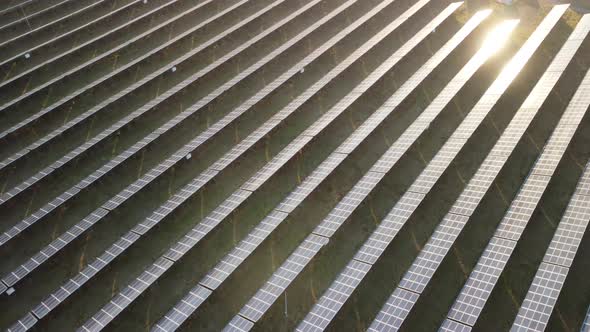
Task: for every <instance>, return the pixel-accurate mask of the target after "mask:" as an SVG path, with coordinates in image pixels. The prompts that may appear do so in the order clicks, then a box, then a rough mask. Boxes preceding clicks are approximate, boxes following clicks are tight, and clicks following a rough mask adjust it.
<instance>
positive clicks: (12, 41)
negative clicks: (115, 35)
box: [0, 0, 104, 47]
mask: <svg viewBox="0 0 590 332" xmlns="http://www.w3.org/2000/svg"><path fill="white" fill-rule="evenodd" d="M101 2H104V0H97V1H94V2H92V3H90V4H89V5H87V6H85V7H82V8H80V9H78V10H76V11H74V12H71V13H68V14H66V15H64V16H60V17H59V18H58V19H57V20H55V21H51V22H48V23H47V24H44V25H41V26H39V27H35V28H33V29H29V30H28V31H26V32H25V33H23V34H20V35H18V36H15V37H13V38H10V39H8V40H4V41H2V42H0V47H2V46H5V45H7V44H10V43H14V42H15V41H18V40H19V39H21V38H23V37H25V36H27V35H29V34H33V33H35V32H37V31H40V30H43V29H47V28H50V27H52V25H53V24H56V23H58V22H61V21H63V20H66V19H68V18H70V17H74V16H75V15H77V14H79V13H83V12H85V11H87V10H91V9H92V8H93V7H95V6H97V5H99V4H100V3H101Z"/></svg>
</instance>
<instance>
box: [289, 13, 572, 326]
mask: <svg viewBox="0 0 590 332" xmlns="http://www.w3.org/2000/svg"><path fill="white" fill-rule="evenodd" d="M561 13H562V12H561ZM558 15H559V16H557V18H559V17H560V14H558ZM548 28H550V27H548ZM538 31H542V29H541V30H538ZM546 32H548V30H546V31H545V33H546ZM574 51H575V50H574ZM564 53H565V54H562V56H561V57H560V56H559V55H558V56H557V57H556V59H559V60H560V61H561V60H563V58H564V57H566V58H567V57H569V58H570V59H571V57H572V56H573V53H574V52H573V51H571V50H569V53H568V52H564ZM556 61H558V60H556ZM565 65H567V62H566V63H565V64H564V65H563V66H562V67H565ZM558 67H559V66H553V67H551V68H550V69H548V72H551V71H554V70H559V69H561V71H563V69H564V68H558ZM554 76H555V75H552V74H551V73H548V74H547V75H545V79H541V80H540V81H539V84H538V85H537V87H536V88H535V90H533V93H535V91H539V90H543V89H545V88H546V87H547V86H553V85H554V84H555V83H556V81H557V78H559V76H557V77H554ZM458 77H462V75H458ZM500 77H502V74H501V75H500ZM452 84H453V83H451V84H449V85H452ZM504 84H505V85H506V87H507V86H508V84H509V81H504ZM492 87H493V86H492ZM492 87H490V89H492ZM550 90H551V89H549V90H546V91H545V92H546V93H545V96H542V95H541V96H537V98H540V99H529V100H530V101H531V102H528V103H526V104H527V105H528V106H531V104H532V102H534V103H536V104H537V105H538V106H540V105H541V104H542V102H543V100H544V99H545V97H546V95H547V94H548V93H549V92H550ZM494 91H501V89H497V90H494ZM435 102H436V101H435ZM476 107H477V106H476ZM534 114H535V109H531V110H529V108H524V107H523V108H521V110H520V111H519V112H518V113H517V115H516V116H515V117H514V119H513V121H512V123H511V124H510V125H509V127H508V129H507V130H506V131H505V133H504V134H503V136H502V137H501V138H500V140H499V141H498V142H497V144H496V146H495V148H494V149H493V150H492V152H491V153H490V154H489V157H488V158H487V159H486V161H485V162H484V164H483V165H482V166H481V167H480V171H478V173H477V174H476V175H475V177H474V178H473V179H472V180H471V181H470V182H469V185H468V187H467V188H466V189H465V190H464V192H463V194H462V196H461V197H460V198H459V200H458V201H457V202H456V204H455V205H454V206H453V208H452V209H451V211H454V212H455V213H450V214H449V215H448V216H447V219H446V221H447V223H448V224H449V225H446V226H445V227H441V228H440V229H441V230H444V231H441V232H439V233H440V234H438V233H437V232H435V234H434V235H433V237H431V240H432V241H433V243H435V242H436V243H437V244H438V245H437V246H436V247H437V248H436V249H438V250H436V252H432V253H430V254H429V255H425V256H424V257H426V256H428V257H427V258H426V259H425V260H423V261H424V264H427V265H428V267H426V266H424V268H423V269H421V270H420V271H419V273H418V272H416V271H414V273H413V277H414V278H413V279H412V280H410V279H408V280H406V279H404V281H406V284H407V285H405V286H407V287H405V288H408V289H410V290H413V291H415V292H416V293H420V290H421V289H422V287H423V286H424V285H425V283H426V282H427V281H428V280H429V276H431V275H432V274H433V273H434V271H435V267H436V265H435V262H437V261H440V260H442V253H444V251H445V250H448V247H447V246H448V245H450V244H451V243H452V239H453V237H455V236H456V235H457V233H456V232H457V231H458V230H460V228H458V227H453V226H457V223H461V222H465V221H466V219H467V218H466V217H465V216H469V215H471V213H472V212H473V209H474V208H475V206H476V205H477V204H476V203H477V202H479V200H481V197H482V196H483V194H484V193H485V192H486V191H487V188H488V187H489V185H491V183H492V181H493V179H494V178H495V175H497V172H498V171H499V169H500V168H501V166H502V165H503V163H504V162H503V161H502V160H504V161H505V160H506V159H507V158H508V155H509V153H506V152H510V151H505V147H506V146H512V147H513V146H514V145H516V143H517V142H518V140H519V138H520V137H521V135H522V133H524V130H525V129H526V127H527V125H528V122H530V120H532V117H533V116H534ZM523 119H526V120H528V121H523ZM466 120H467V119H466ZM456 133H460V129H458V130H457V131H456ZM498 165H499V166H498ZM490 170H493V171H495V173H490V172H491V171H490ZM427 171H428V168H427V169H426V170H425V171H424V172H427ZM433 181H436V177H435V178H434V179H433ZM427 189H428V190H425V192H421V193H416V192H412V191H408V192H407V193H406V194H405V195H404V196H403V197H402V199H400V201H399V202H398V203H397V204H396V206H395V207H394V209H393V210H392V211H391V212H390V213H389V214H388V216H387V217H386V218H385V219H384V221H382V222H381V224H380V225H379V227H378V228H377V230H376V231H375V232H374V233H373V235H372V236H371V237H370V239H369V240H368V241H367V242H366V243H365V244H364V245H363V247H362V248H361V250H359V252H357V255H356V257H355V259H353V260H351V262H350V263H349V266H347V267H346V268H345V269H344V271H343V272H342V273H341V274H340V276H339V277H338V278H337V279H336V281H334V283H333V284H332V285H331V287H330V288H329V289H328V290H327V291H326V292H325V294H324V295H323V296H322V298H321V299H320V300H319V301H318V302H317V303H316V305H315V306H314V308H313V309H312V311H311V312H310V313H309V314H308V315H307V317H306V318H305V319H304V320H303V322H302V323H301V324H300V325H299V327H298V329H299V330H302V331H308V330H323V329H325V328H326V327H327V326H328V324H329V323H330V321H331V320H332V319H333V318H334V316H335V315H336V314H337V312H338V310H339V309H340V308H341V307H342V305H343V304H344V303H345V301H346V300H347V299H348V297H349V296H350V295H351V294H352V292H353V291H354V289H355V288H356V286H357V285H358V283H359V281H358V278H361V279H362V278H363V277H364V276H365V275H366V273H368V269H367V271H364V272H362V273H358V271H357V270H356V269H353V268H352V266H355V265H356V264H357V262H366V263H368V264H371V265H372V264H375V262H376V261H377V259H378V258H379V257H380V256H381V254H382V253H383V252H384V250H385V248H386V247H387V246H388V245H389V243H391V241H392V240H393V238H394V237H395V235H396V234H397V232H398V231H399V230H400V229H401V228H402V227H403V225H404V223H405V221H406V220H408V219H409V217H410V216H411V215H412V213H413V212H414V211H415V209H416V208H417V207H418V205H419V204H420V202H421V201H422V199H423V198H424V195H425V193H427V192H428V191H429V190H430V189H429V188H427ZM388 219H389V220H388ZM443 223H444V221H443ZM445 231H446V232H445ZM449 232H450V233H449ZM439 237H440V239H439ZM433 247H434V246H433ZM425 250H427V251H428V245H427V247H426V248H425ZM431 251H432V250H431ZM439 258H440V260H439ZM416 266H417V265H416ZM351 272H352V273H355V276H356V277H355V278H351V277H350V275H349V274H350V273H351ZM410 273H411V272H410ZM345 281H349V282H352V281H354V285H352V284H347V283H346V282H345ZM412 281H413V282H412ZM412 286H416V287H412ZM416 293H411V292H408V291H406V290H404V289H400V290H399V294H400V295H399V296H398V297H396V298H395V299H392V301H391V302H392V303H389V302H388V303H387V304H386V306H387V310H388V311H393V312H395V314H396V315H397V316H396V317H405V316H407V314H408V313H409V311H410V310H411V307H412V304H413V303H415V301H416V300H417V299H418V294H416ZM389 323H390V325H392V326H393V328H399V327H400V326H401V321H395V322H389ZM385 326H386V325H385ZM385 326H384V324H379V325H373V328H375V329H379V330H381V329H383V328H385Z"/></svg>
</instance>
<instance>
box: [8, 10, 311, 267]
mask: <svg viewBox="0 0 590 332" xmlns="http://www.w3.org/2000/svg"><path fill="white" fill-rule="evenodd" d="M317 1H319V0H317ZM308 5H309V4H308ZM307 8H309V7H308V6H304V7H302V8H301V9H299V10H297V11H295V12H293V13H292V14H291V15H289V16H288V18H285V19H283V20H282V21H281V22H280V23H277V24H275V25H273V26H272V27H271V28H269V29H273V28H276V25H280V24H284V23H286V21H288V19H290V18H293V17H294V16H296V15H298V14H299V13H301V12H302V11H304V10H306V9H307ZM266 32H268V29H267V30H266ZM259 36H260V35H259ZM182 116H185V117H186V116H187V115H186V114H183V115H182ZM180 159H182V158H178V157H170V158H168V159H167V160H166V161H164V162H163V163H161V164H160V166H157V167H156V170H159V171H158V175H159V174H161V173H162V172H163V171H164V170H165V169H168V168H170V167H171V166H172V165H174V164H175V163H176V162H177V161H179V160H180ZM110 164H111V165H113V164H114V163H112V162H111V163H110ZM108 167H110V168H112V167H114V165H113V166H108ZM99 171H100V172H101V173H102V174H104V173H105V172H104V171H102V170H101V169H99ZM152 171H153V170H152ZM146 176H148V177H150V178H152V180H153V178H154V176H153V174H150V172H148V174H146ZM96 179H98V176H96V177H94V178H93V179H92V181H94V180H96ZM140 181H142V182H141V183H143V184H142V185H140V184H139V183H140ZM145 183H146V182H145V179H140V180H138V181H136V182H135V183H134V184H132V185H131V186H140V187H142V186H145ZM86 185H87V184H84V186H86ZM124 191H125V190H124ZM8 194H11V193H10V192H9V193H8ZM124 200H125V197H124V196H119V197H118V198H114V199H112V200H110V201H109V202H107V203H106V204H105V205H104V206H103V207H105V208H107V209H114V208H115V207H116V206H118V205H120V204H121V203H122V202H123V201H124ZM58 240H59V239H58ZM60 242H61V241H60ZM68 242H69V241H68ZM68 242H65V243H68ZM25 264H27V263H25ZM29 272H30V271H28V272H26V273H24V272H21V273H20V274H25V275H26V274H28V273H29ZM23 276H24V275H23Z"/></svg>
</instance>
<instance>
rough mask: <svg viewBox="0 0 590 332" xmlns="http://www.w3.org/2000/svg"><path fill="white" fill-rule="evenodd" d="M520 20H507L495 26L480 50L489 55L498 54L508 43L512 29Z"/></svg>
mask: <svg viewBox="0 0 590 332" xmlns="http://www.w3.org/2000/svg"><path fill="white" fill-rule="evenodd" d="M518 22H519V20H506V21H504V22H502V23H500V24H498V25H497V26H496V27H494V28H493V29H492V30H491V31H490V33H488V35H487V36H486V38H485V40H484V42H483V44H482V47H481V49H480V52H481V53H484V54H485V55H487V56H492V55H494V54H496V53H497V52H498V51H499V50H501V49H502V48H503V47H504V46H505V45H506V42H507V41H508V38H509V37H510V34H511V32H512V30H514V28H515V27H516V25H517V24H518Z"/></svg>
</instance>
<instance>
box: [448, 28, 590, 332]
mask: <svg viewBox="0 0 590 332" xmlns="http://www.w3.org/2000/svg"><path fill="white" fill-rule="evenodd" d="M589 26H590V17H585V18H584V19H582V20H581V21H580V23H579V24H578V26H577V27H576V30H575V31H578V30H582V31H585V34H587V33H588V27H589ZM570 38H571V36H570ZM570 40H571V39H570ZM580 45H581V41H580V42H579V43H578V46H580ZM576 50H577V49H576V48H572V47H568V48H566V49H563V48H562V50H560V52H559V53H558V55H557V56H556V57H555V60H554V61H553V62H552V63H551V65H550V66H549V68H548V70H547V72H560V73H563V71H564V70H565V68H566V66H567V64H568V63H569V61H571V59H572V58H573V55H574V53H575V52H576ZM564 59H565V60H568V61H565V60H564ZM587 76H588V75H587ZM558 79H559V76H556V75H553V74H549V75H544V76H543V77H542V78H541V80H540V81H539V84H540V85H541V86H542V89H543V90H544V91H545V93H547V92H548V91H549V90H546V86H548V85H550V83H543V82H551V83H553V85H555V84H556V83H557V80H558ZM539 84H538V85H537V86H539ZM587 84H588V80H587V78H585V79H584V81H583V82H582V86H585V85H587ZM535 90H536V88H535V89H534V90H533V92H534V91H535ZM529 98H531V97H530V96H529ZM534 98H535V100H538V99H542V95H540V94H535V96H534ZM585 98H586V97H584V96H583V93H582V90H578V91H577V92H576V95H575V96H574V98H573V99H572V103H570V105H568V108H567V109H566V111H565V112H564V114H563V116H562V119H561V120H560V122H559V123H558V125H557V127H556V128H555V130H554V134H552V135H551V137H550V139H549V141H548V142H547V144H546V145H545V147H544V148H543V151H542V153H541V156H539V159H538V160H537V162H536V163H535V164H534V166H533V168H532V170H531V171H530V174H529V175H528V177H527V179H526V180H525V183H524V184H523V185H522V186H521V188H520V190H519V192H518V194H517V196H516V198H515V199H514V201H513V202H512V203H511V205H510V207H509V208H508V211H507V212H506V214H505V215H504V217H503V219H502V221H501V222H500V224H499V225H498V228H497V229H496V231H495V233H494V237H493V238H492V240H491V241H490V243H489V244H488V246H487V247H486V249H485V251H484V254H483V255H482V257H481V258H480V260H479V261H478V263H477V265H476V267H475V269H474V270H473V271H472V272H471V275H470V276H469V279H468V280H467V282H466V284H465V285H464V287H463V289H462V290H461V293H460V294H459V296H458V297H457V299H456V300H455V303H454V304H453V306H452V307H451V310H450V311H449V314H448V317H449V318H451V319H453V320H457V321H460V322H462V323H464V324H468V325H470V326H473V325H474V324H475V322H476V321H477V318H478V317H479V314H480V313H481V311H482V310H483V308H484V306H485V304H486V302H487V299H488V297H489V295H490V293H491V291H492V290H493V287H494V286H495V285H496V283H497V281H498V278H499V277H500V275H501V273H502V271H503V269H504V266H505V265H506V263H507V262H508V259H509V258H510V255H511V253H512V251H513V250H514V247H515V246H516V243H517V241H518V240H519V239H520V236H521V235H522V232H523V231H524V228H525V227H526V225H527V223H528V221H529V220H530V218H531V216H532V215H533V212H534V211H535V209H536V207H537V205H538V203H539V201H540V199H541V197H542V195H543V193H544V192H545V189H546V188H547V185H548V184H549V181H550V179H551V178H550V176H552V175H553V173H554V171H555V168H556V167H557V164H558V162H557V163H556V162H552V163H551V164H548V163H547V162H546V160H548V159H547V158H544V157H543V155H544V154H545V153H548V154H551V156H552V159H556V158H557V159H561V157H560V156H561V155H563V153H564V152H565V149H566V148H567V145H568V144H569V143H568V141H564V139H563V136H562V133H563V132H564V131H565V130H567V131H571V132H572V133H571V134H567V137H569V138H570V139H571V137H572V136H573V132H575V128H574V127H572V125H571V124H569V123H568V122H569V120H568V119H570V118H571V117H570V116H569V114H571V113H572V112H575V113H578V109H579V108H584V106H583V104H581V103H579V102H576V101H577V100H583V99H585ZM525 104H527V102H526V101H525ZM541 104H542V101H537V102H536V105H541ZM588 104H590V101H588V103H587V104H586V105H588ZM586 107H587V106H586ZM525 110H526V111H532V110H531V109H526V108H525ZM576 118H577V119H580V120H581V117H579V116H577V117H576ZM510 128H511V127H510V125H509V127H508V128H507V131H508V130H510ZM516 128H517V127H516ZM523 129H524V128H523ZM515 130H517V129H515ZM537 170H541V171H537ZM584 183H585V182H584V180H582V181H580V184H579V185H578V190H580V191H583V190H584V189H583V188H584ZM499 243H501V244H502V245H498V244H499ZM491 258H493V259H491ZM564 258H565V257H564Z"/></svg>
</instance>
